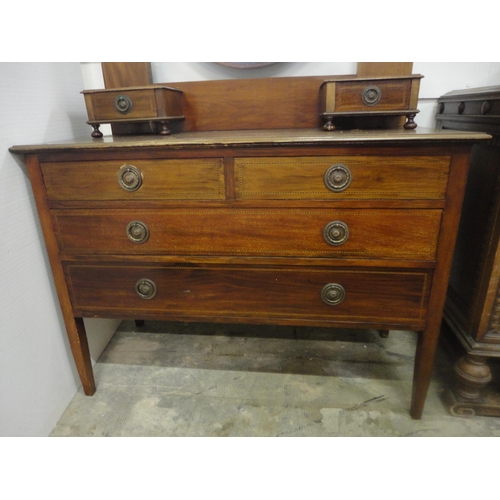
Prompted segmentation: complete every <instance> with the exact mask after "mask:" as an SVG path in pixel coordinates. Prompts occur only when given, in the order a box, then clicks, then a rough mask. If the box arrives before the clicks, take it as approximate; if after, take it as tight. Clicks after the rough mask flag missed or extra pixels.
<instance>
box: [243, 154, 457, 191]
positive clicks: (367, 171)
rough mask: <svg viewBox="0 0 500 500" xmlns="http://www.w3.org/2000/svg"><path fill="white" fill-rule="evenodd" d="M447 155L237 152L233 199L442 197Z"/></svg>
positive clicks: (448, 160) (447, 164)
mask: <svg viewBox="0 0 500 500" xmlns="http://www.w3.org/2000/svg"><path fill="white" fill-rule="evenodd" d="M449 167H450V157H449V156H437V157H436V156H406V157H404V156H403V157H388V156H318V157H290V158H285V157H275V158H274V157H273V158H271V157H269V158H236V159H235V176H236V198H237V199H242V200H244V199H253V200H255V199H304V200H305V199H322V200H324V199H330V200H332V199H429V200H441V199H444V196H445V192H446V186H447V182H448V172H449Z"/></svg>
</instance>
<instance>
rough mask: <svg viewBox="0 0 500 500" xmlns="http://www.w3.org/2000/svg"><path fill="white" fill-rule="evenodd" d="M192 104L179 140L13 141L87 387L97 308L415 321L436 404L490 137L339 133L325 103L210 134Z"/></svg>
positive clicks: (153, 313)
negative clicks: (469, 220) (481, 154)
mask: <svg viewBox="0 0 500 500" xmlns="http://www.w3.org/2000/svg"><path fill="white" fill-rule="evenodd" d="M277 80H280V79H277ZM210 85H213V82H210ZM224 85H227V83H224ZM236 85H237V84H236ZM256 85H257V86H258V85H259V83H258V82H257V84H256ZM273 85H275V83H273ZM276 85H283V82H280V83H278V84H276ZM308 85H309V80H308ZM311 88H312V87H311ZM314 88H315V89H316V92H317V89H318V86H315V87H314ZM183 90H184V91H185V89H183ZM185 93H186V95H188V96H189V93H188V92H185ZM232 96H233V98H234V94H232ZM316 97H317V96H316ZM310 101H311V103H312V102H314V106H317V104H316V102H317V101H313V100H312V99H311V100H310ZM190 106H191V108H190ZM311 106H313V104H311ZM243 108H244V106H243ZM192 109H193V107H192V101H191V104H190V103H189V102H188V105H187V109H186V124H187V125H186V126H187V128H188V130H189V124H190V123H194V124H195V125H193V126H192V127H191V130H192V131H186V132H181V133H175V134H173V135H171V136H167V137H159V136H156V135H153V136H151V135H150V136H128V137H127V136H120V137H118V136H115V137H108V138H104V139H91V138H85V139H83V140H82V141H78V142H72V143H61V144H43V145H34V146H16V147H13V148H11V149H10V151H11V152H13V153H15V154H21V155H24V156H25V161H26V164H27V166H28V170H29V175H30V179H31V183H32V186H33V191H34V194H35V199H36V203H37V208H38V213H39V216H40V220H41V225H42V228H43V232H44V237H45V242H46V245H47V249H48V254H49V258H50V262H51V266H52V271H53V275H54V279H55V283H56V287H57V291H58V294H59V300H60V303H61V307H62V312H63V316H64V320H65V323H66V328H67V333H68V336H69V339H70V343H71V348H72V352H73V355H74V358H75V361H76V365H77V367H78V371H79V374H80V378H81V381H82V385H83V389H84V391H85V394H87V395H92V394H93V393H94V392H95V390H96V386H95V382H94V377H93V372H92V366H91V361H90V356H89V350H88V345H87V339H86V333H85V328H84V324H83V320H82V318H83V317H103V318H123V319H146V320H147V319H157V320H180V321H216V322H244V323H258V324H294V325H310V326H328V327H355V328H376V329H382V330H388V329H399V330H402V329H410V330H415V331H418V332H420V334H419V340H418V345H417V351H416V357H415V372H414V384H413V394H412V403H411V415H412V417H413V418H415V419H418V418H420V417H421V415H422V411H423V407H424V402H425V397H426V393H427V389H428V386H429V382H430V378H431V372H432V367H433V361H434V354H435V350H436V345H437V340H438V335H439V329H440V325H441V319H442V312H443V305H444V301H445V297H446V289H447V284H448V276H449V270H450V264H451V256H452V253H453V247H454V242H455V235H456V231H457V227H458V222H459V216H460V208H461V203H462V196H463V190H464V185H465V182H466V177H467V167H468V161H469V154H470V150H471V148H472V145H473V144H474V142H477V141H480V140H484V139H487V138H488V137H489V136H487V135H486V134H483V133H474V132H469V133H466V132H455V131H446V130H425V129H420V128H419V129H417V130H413V131H408V130H403V129H399V130H379V131H335V132H324V131H323V130H321V128H320V126H321V124H320V123H319V113H318V114H317V115H316V116H315V118H314V119H313V122H314V124H315V125H316V124H317V125H318V126H317V128H316V127H308V128H288V129H282V128H281V129H280V128H278V127H276V126H275V123H271V122H269V121H265V120H263V122H262V124H261V127H260V129H257V130H232V131H224V130H215V131H203V130H196V123H198V124H199V122H196V120H194V119H193V118H192V115H190V113H191V112H192ZM267 113H268V114H269V111H267ZM299 114H300V110H298V111H297V116H298V115H299ZM190 120H191V121H190ZM307 120H311V118H310V117H309V116H308V117H307ZM254 121H255V120H254ZM266 124H267V125H268V126H269V124H271V126H272V127H274V128H272V129H266V128H265V126H266ZM296 124H300V120H299V119H298V120H297V122H296ZM240 126H241V125H240ZM334 335H335V332H334V331H332V337H334Z"/></svg>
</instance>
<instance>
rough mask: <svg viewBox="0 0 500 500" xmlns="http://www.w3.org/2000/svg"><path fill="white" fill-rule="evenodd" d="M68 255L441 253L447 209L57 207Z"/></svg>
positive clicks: (400, 255) (429, 257)
mask: <svg viewBox="0 0 500 500" xmlns="http://www.w3.org/2000/svg"><path fill="white" fill-rule="evenodd" d="M52 214H53V220H54V227H55V229H56V234H57V237H58V241H59V246H60V249H61V251H63V252H66V253H69V254H92V253H93V254H116V255H119V254H136V255H139V254H149V255H154V254H156V255H159V254H164V253H168V254H190V255H193V254H198V255H208V254H211V255H214V254H217V255H230V254H233V255H235V254H236V255H245V254H246V255H268V256H297V257H307V256H310V257H339V258H340V257H344V258H378V259H412V260H414V259H418V260H434V258H435V253H436V247H437V241H438V233H439V227H440V222H441V210H397V209H386V210H331V209H330V210H326V209H321V210H319V209H259V210H256V209H202V208H197V209H165V210H133V211H132V210H100V209H96V210H53V211H52Z"/></svg>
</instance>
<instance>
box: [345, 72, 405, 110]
mask: <svg viewBox="0 0 500 500" xmlns="http://www.w3.org/2000/svg"><path fill="white" fill-rule="evenodd" d="M335 90H336V91H335V111H336V112H339V113H345V112H362V111H365V112H366V111H395V110H405V109H408V108H409V104H410V97H411V80H409V79H405V80H390V81H380V80H373V81H362V82H359V83H358V82H345V83H343V82H336V84H335Z"/></svg>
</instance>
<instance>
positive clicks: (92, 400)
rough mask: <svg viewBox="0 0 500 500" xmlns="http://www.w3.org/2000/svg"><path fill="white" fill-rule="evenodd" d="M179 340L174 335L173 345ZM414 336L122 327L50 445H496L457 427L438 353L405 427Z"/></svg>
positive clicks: (473, 424)
mask: <svg viewBox="0 0 500 500" xmlns="http://www.w3.org/2000/svg"><path fill="white" fill-rule="evenodd" d="M179 334H181V335H179ZM415 343H416V334H415V333H413V332H403V331H391V332H390V335H389V338H387V339H383V338H380V336H379V335H378V333H377V332H376V331H366V330H327V329H322V328H297V327H296V328H294V327H275V326H252V325H223V324H220V325H219V324H205V323H203V324H201V323H200V324H192V323H170V322H146V323H145V325H144V326H143V327H136V326H135V323H134V322H132V321H125V322H123V323H122V325H121V326H120V328H119V330H118V331H117V333H116V334H115V335H114V337H113V339H112V340H111V342H110V344H109V345H108V347H107V348H106V350H105V352H104V353H103V355H102V356H101V358H100V359H99V361H98V363H97V364H96V366H95V368H94V369H95V376H96V383H97V392H96V394H95V395H94V396H93V397H86V396H85V395H84V394H83V392H82V391H81V389H80V390H79V391H78V392H77V394H76V395H75V397H74V398H73V400H72V401H71V403H70V405H69V406H68V408H67V409H66V411H65V413H64V414H63V416H62V417H61V419H60V421H59V422H58V424H57V425H56V427H55V428H54V430H53V431H52V433H51V436H324V437H327V436H456V437H462V436H492V437H493V436H500V419H498V418H492V417H477V416H476V417H472V418H464V417H454V416H451V415H450V413H449V412H448V410H447V407H446V404H445V402H444V397H443V396H444V393H445V391H446V389H447V388H448V387H450V384H451V381H452V378H453V365H452V361H451V360H450V359H449V358H448V357H447V356H446V355H445V354H444V352H443V350H442V349H440V350H439V351H438V356H437V360H436V368H435V370H434V375H433V380H432V383H431V387H430V390H429V394H428V397H427V402H426V406H425V410H424V415H423V418H422V420H420V421H414V420H412V419H411V418H410V415H409V407H410V396H411V385H412V374H413V356H414V352H415Z"/></svg>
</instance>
